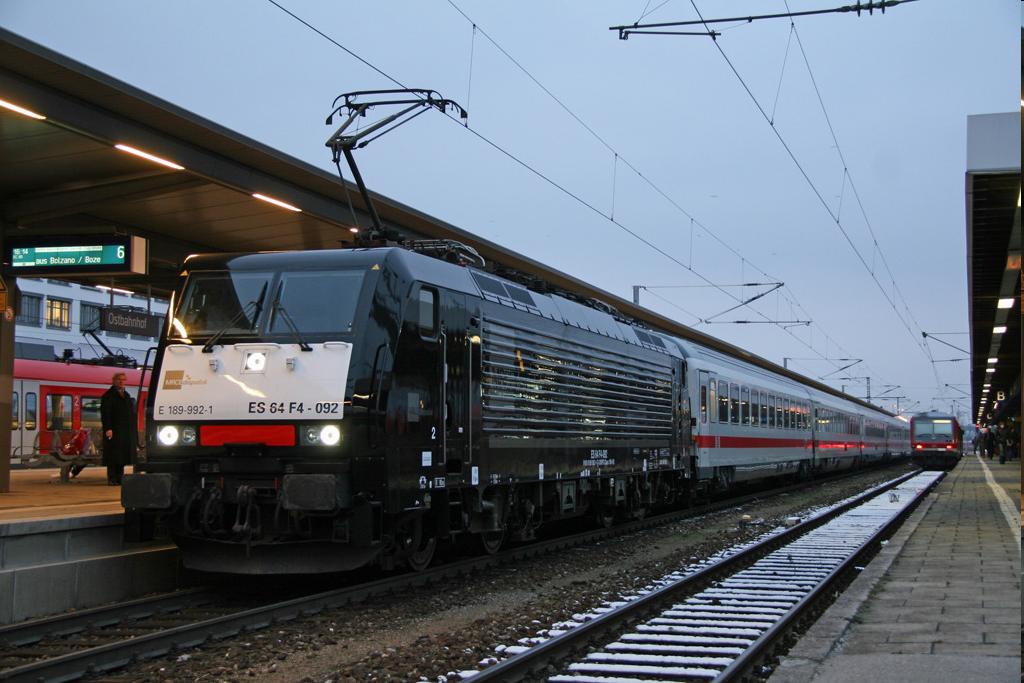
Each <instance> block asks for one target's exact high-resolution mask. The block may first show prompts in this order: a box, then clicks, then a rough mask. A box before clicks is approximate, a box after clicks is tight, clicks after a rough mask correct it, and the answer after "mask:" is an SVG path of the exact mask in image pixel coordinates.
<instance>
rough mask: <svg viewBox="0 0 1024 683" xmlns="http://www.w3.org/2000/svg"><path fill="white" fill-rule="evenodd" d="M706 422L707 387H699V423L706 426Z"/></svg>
mask: <svg viewBox="0 0 1024 683" xmlns="http://www.w3.org/2000/svg"><path fill="white" fill-rule="evenodd" d="M707 421H708V386H707V385H706V384H701V385H700V423H701V424H707Z"/></svg>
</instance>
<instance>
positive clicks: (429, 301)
mask: <svg viewBox="0 0 1024 683" xmlns="http://www.w3.org/2000/svg"><path fill="white" fill-rule="evenodd" d="M417 300H418V302H419V303H418V307H417V318H416V320H417V323H418V325H419V330H420V335H422V336H423V337H429V338H433V337H434V336H435V335H437V292H436V291H435V290H433V289H427V288H426V287H421V288H420V291H419V294H418V297H417Z"/></svg>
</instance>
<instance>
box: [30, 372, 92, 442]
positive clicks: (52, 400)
mask: <svg viewBox="0 0 1024 683" xmlns="http://www.w3.org/2000/svg"><path fill="white" fill-rule="evenodd" d="M81 407H82V400H81V396H80V395H78V394H77V393H72V389H70V388H69V387H63V386H56V385H54V386H48V385H40V386H39V421H38V422H39V424H38V428H39V430H40V431H39V452H40V453H49V452H50V449H51V448H54V447H55V444H56V445H58V446H59V444H60V443H61V441H60V437H61V432H67V431H69V430H72V429H76V428H77V427H78V424H79V420H80V417H79V415H80V411H81Z"/></svg>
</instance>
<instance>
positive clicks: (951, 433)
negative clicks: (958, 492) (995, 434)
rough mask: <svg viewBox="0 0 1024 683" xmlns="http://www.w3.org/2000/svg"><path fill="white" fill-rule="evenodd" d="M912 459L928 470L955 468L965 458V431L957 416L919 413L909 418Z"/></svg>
mask: <svg viewBox="0 0 1024 683" xmlns="http://www.w3.org/2000/svg"><path fill="white" fill-rule="evenodd" d="M910 441H911V445H912V447H913V456H912V459H913V461H914V462H915V463H917V464H918V465H920V466H921V467H923V468H925V469H946V470H951V469H953V468H954V467H956V464H957V463H958V462H960V458H962V457H963V454H964V453H963V446H964V431H963V429H961V428H960V423H959V422H958V421H957V419H956V416H955V415H950V414H948V413H937V412H929V413H919V414H918V415H914V416H913V417H911V418H910Z"/></svg>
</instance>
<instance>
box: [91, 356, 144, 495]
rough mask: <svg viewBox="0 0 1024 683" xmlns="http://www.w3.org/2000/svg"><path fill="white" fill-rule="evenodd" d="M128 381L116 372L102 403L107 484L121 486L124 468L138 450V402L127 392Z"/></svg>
mask: <svg viewBox="0 0 1024 683" xmlns="http://www.w3.org/2000/svg"><path fill="white" fill-rule="evenodd" d="M127 381H128V377H127V375H125V374H124V373H123V372H116V373H114V377H113V379H112V381H111V383H112V386H111V387H110V388H109V389H107V391H106V393H105V394H103V398H102V400H101V401H100V419H101V421H102V426H103V464H104V465H106V466H107V483H109V484H110V485H111V486H116V485H118V484H120V483H121V477H122V476H123V475H124V466H125V465H130V464H132V461H133V460H134V459H135V450H136V448H137V447H138V438H139V435H138V432H139V428H138V422H137V416H136V412H135V400H134V399H133V398H132V397H131V396H130V395H129V394H128V392H127V391H125V390H124V385H125V383H126V382H127Z"/></svg>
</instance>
